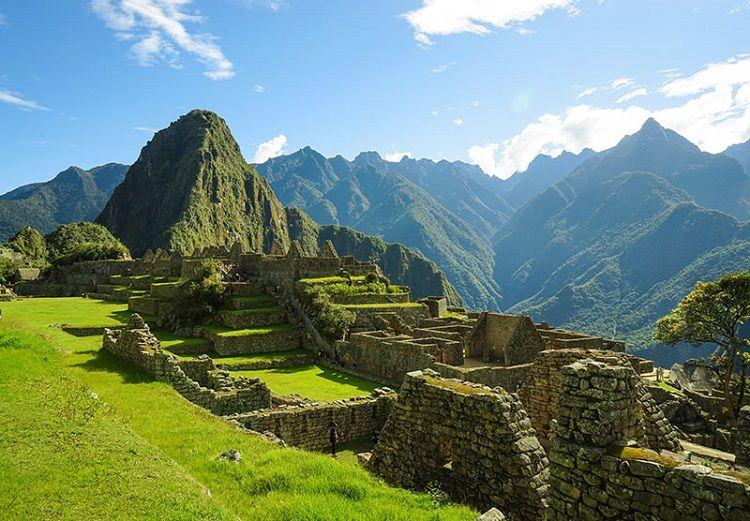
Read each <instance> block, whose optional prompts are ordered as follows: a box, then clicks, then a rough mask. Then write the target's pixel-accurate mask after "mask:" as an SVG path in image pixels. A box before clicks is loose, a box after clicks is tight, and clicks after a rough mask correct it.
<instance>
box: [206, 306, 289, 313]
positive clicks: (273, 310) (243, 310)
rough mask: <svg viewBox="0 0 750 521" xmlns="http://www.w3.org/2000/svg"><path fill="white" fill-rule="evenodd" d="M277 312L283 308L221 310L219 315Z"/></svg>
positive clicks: (264, 307) (265, 307)
mask: <svg viewBox="0 0 750 521" xmlns="http://www.w3.org/2000/svg"><path fill="white" fill-rule="evenodd" d="M279 311H284V308H282V307H281V306H278V305H273V306H263V307H257V308H246V309H222V310H221V313H226V314H227V315H253V314H256V313H278V312H279Z"/></svg>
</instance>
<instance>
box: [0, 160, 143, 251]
mask: <svg viewBox="0 0 750 521" xmlns="http://www.w3.org/2000/svg"><path fill="white" fill-rule="evenodd" d="M127 169H128V167H127V166H126V165H120V164H117V163H109V164H107V165H102V166H97V167H95V168H92V169H91V170H83V169H82V168H78V167H77V166H71V167H70V168H68V169H67V170H64V171H62V172H60V173H59V174H57V176H56V177H55V178H54V179H52V180H51V181H47V182H46V183H35V184H30V185H25V186H21V187H20V188H16V189H15V190H13V191H11V192H8V193H7V194H5V195H1V196H0V242H5V241H7V240H8V239H10V238H11V237H12V236H13V235H14V234H15V233H16V232H17V231H19V230H20V229H21V228H23V227H24V226H32V227H34V228H36V229H37V230H39V231H40V232H42V233H49V232H51V231H53V230H55V229H57V228H58V227H59V226H60V225H63V224H67V223H70V222H74V221H92V220H94V219H95V218H96V216H97V215H99V212H101V210H102V208H104V205H105V204H106V203H107V201H108V200H109V198H110V196H111V195H112V191H113V190H114V189H115V187H116V186H117V185H119V184H120V183H121V182H122V180H123V179H124V178H125V172H126V171H127Z"/></svg>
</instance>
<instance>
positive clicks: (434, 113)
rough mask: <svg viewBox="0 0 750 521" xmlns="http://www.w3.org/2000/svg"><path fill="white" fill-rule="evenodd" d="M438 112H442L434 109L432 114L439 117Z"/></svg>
mask: <svg viewBox="0 0 750 521" xmlns="http://www.w3.org/2000/svg"><path fill="white" fill-rule="evenodd" d="M438 114H440V113H439V112H438V111H437V110H433V111H432V115H433V116H435V117H437V116H438Z"/></svg>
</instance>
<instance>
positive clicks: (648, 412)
mask: <svg viewBox="0 0 750 521" xmlns="http://www.w3.org/2000/svg"><path fill="white" fill-rule="evenodd" d="M586 358H591V359H594V360H598V361H601V362H604V363H608V364H611V365H621V366H626V367H629V368H631V369H632V370H633V373H634V374H636V375H637V374H638V373H639V372H640V371H641V370H642V369H644V367H643V364H642V359H640V358H638V357H635V356H632V355H628V354H625V353H617V352H613V351H595V350H594V351H583V350H580V349H560V350H549V351H543V352H542V353H541V354H540V355H539V356H538V357H537V359H536V360H535V361H534V363H533V364H531V367H530V368H529V370H528V374H527V375H526V377H525V378H524V381H523V384H522V385H521V388H520V389H519V391H518V394H519V396H520V398H521V401H522V402H523V404H524V407H525V408H526V411H527V412H528V413H529V416H530V418H531V422H532V424H533V426H534V429H536V432H537V434H538V436H539V439H540V440H541V441H542V443H544V444H545V445H546V444H547V443H548V442H549V441H550V440H551V439H552V438H553V436H554V423H553V422H554V421H555V420H556V419H557V418H558V413H559V411H558V408H559V402H560V396H561V393H562V390H563V386H562V383H563V379H562V373H563V371H562V370H563V367H565V366H567V365H570V364H572V363H574V362H576V361H579V360H583V359H586ZM646 365H648V364H646ZM638 388H639V391H638V397H637V399H638V406H639V414H640V416H641V417H643V418H644V421H645V422H646V423H645V427H644V428H645V429H646V431H644V432H645V433H647V434H648V438H647V439H644V443H645V444H646V446H649V447H651V448H665V449H670V450H677V449H679V442H678V441H677V432H676V431H675V430H674V428H673V427H672V425H671V424H670V423H669V422H668V421H667V420H666V418H665V417H664V414H663V413H662V411H661V409H660V408H659V407H658V405H657V404H656V402H655V401H654V400H653V398H652V397H651V395H650V394H649V393H648V391H647V390H646V388H645V386H644V384H643V382H641V381H640V378H639V379H638Z"/></svg>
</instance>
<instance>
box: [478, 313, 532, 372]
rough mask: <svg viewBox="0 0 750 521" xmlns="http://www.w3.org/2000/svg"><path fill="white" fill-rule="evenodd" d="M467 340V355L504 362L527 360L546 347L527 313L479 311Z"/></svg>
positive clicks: (520, 362)
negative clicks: (511, 313)
mask: <svg viewBox="0 0 750 521" xmlns="http://www.w3.org/2000/svg"><path fill="white" fill-rule="evenodd" d="M467 343H468V346H467V353H466V354H467V357H469V358H481V359H482V360H483V361H485V362H499V363H501V364H502V365H506V366H510V365H520V364H526V363H529V362H531V361H533V360H534V359H535V358H536V356H537V355H538V354H539V353H540V352H541V351H542V350H543V349H544V347H545V344H544V341H543V340H542V336H541V335H540V334H539V331H537V329H536V326H535V325H534V323H533V322H532V321H531V319H530V318H529V317H524V316H520V315H506V314H503V313H489V312H485V313H482V314H481V315H480V317H479V319H478V320H477V322H476V324H475V325H474V329H473V330H472V332H471V334H470V335H469V338H468V339H467Z"/></svg>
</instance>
